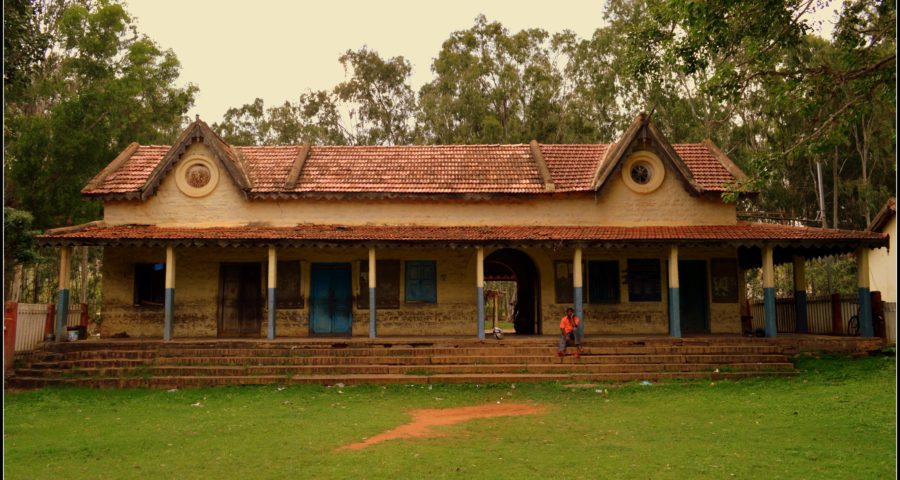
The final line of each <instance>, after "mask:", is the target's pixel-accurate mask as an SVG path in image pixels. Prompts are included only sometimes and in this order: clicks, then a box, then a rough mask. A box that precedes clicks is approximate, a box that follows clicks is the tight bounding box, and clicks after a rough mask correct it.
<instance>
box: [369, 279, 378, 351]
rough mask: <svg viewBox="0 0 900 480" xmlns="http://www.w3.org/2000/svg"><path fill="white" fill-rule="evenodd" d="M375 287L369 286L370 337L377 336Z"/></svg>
mask: <svg viewBox="0 0 900 480" xmlns="http://www.w3.org/2000/svg"><path fill="white" fill-rule="evenodd" d="M376 315H377V314H376V313H375V288H373V287H369V338H375V334H376V332H375V318H376Z"/></svg>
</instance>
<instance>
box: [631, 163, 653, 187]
mask: <svg viewBox="0 0 900 480" xmlns="http://www.w3.org/2000/svg"><path fill="white" fill-rule="evenodd" d="M652 177H653V167H651V166H650V164H648V163H646V162H637V163H635V164H634V165H632V166H631V179H632V180H634V183H637V184H638V185H646V184H648V183H650V179H651V178H652Z"/></svg>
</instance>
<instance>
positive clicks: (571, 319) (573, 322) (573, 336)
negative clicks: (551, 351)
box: [556, 308, 581, 358]
mask: <svg viewBox="0 0 900 480" xmlns="http://www.w3.org/2000/svg"><path fill="white" fill-rule="evenodd" d="M580 323H581V319H580V318H578V316H577V315H575V310H574V309H572V308H567V309H566V315H565V316H564V317H562V320H560V321H559V350H558V351H557V352H556V355H558V356H560V357H564V356H566V348H567V347H568V344H569V342H570V341H571V342H572V343H574V344H575V358H578V357H580V356H581V338H580V337H579V335H578V325H579V324H580Z"/></svg>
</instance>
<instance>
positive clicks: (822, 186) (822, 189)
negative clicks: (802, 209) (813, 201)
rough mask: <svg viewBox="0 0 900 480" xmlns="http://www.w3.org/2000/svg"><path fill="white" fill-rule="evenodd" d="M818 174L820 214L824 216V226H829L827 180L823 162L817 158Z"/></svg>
mask: <svg viewBox="0 0 900 480" xmlns="http://www.w3.org/2000/svg"><path fill="white" fill-rule="evenodd" d="M816 175H817V178H818V182H816V185H817V186H818V190H819V192H818V193H819V216H820V217H821V218H822V228H828V215H827V214H826V213H825V182H824V176H823V175H822V162H821V161H819V160H816Z"/></svg>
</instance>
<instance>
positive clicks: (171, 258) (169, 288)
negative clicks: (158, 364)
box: [163, 246, 175, 341]
mask: <svg viewBox="0 0 900 480" xmlns="http://www.w3.org/2000/svg"><path fill="white" fill-rule="evenodd" d="M165 302H166V303H165V307H164V308H165V312H166V313H165V315H166V316H165V323H164V324H163V340H166V341H168V340H171V339H172V320H173V318H174V317H175V249H174V248H173V247H171V246H169V247H166V300H165Z"/></svg>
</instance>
